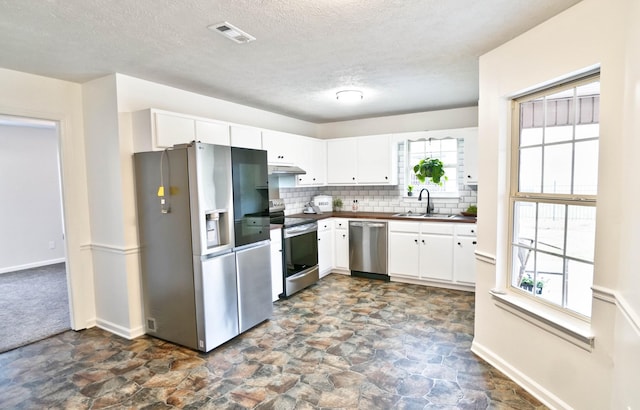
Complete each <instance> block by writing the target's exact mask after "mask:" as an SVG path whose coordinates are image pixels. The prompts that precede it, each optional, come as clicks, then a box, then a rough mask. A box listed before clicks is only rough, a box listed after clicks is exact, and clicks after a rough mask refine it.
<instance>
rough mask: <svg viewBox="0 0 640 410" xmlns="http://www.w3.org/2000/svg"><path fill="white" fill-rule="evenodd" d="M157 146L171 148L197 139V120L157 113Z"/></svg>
mask: <svg viewBox="0 0 640 410" xmlns="http://www.w3.org/2000/svg"><path fill="white" fill-rule="evenodd" d="M155 126H156V129H155V134H156V146H157V147H158V148H171V147H173V146H174V145H176V144H186V143H189V142H191V141H194V140H195V139H196V129H195V120H193V119H191V118H186V117H180V116H177V115H170V114H162V113H155Z"/></svg>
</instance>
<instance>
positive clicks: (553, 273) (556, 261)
mask: <svg viewBox="0 0 640 410" xmlns="http://www.w3.org/2000/svg"><path fill="white" fill-rule="evenodd" d="M563 266H564V262H563V258H561V257H558V256H552V255H547V254H544V253H541V252H537V253H536V271H537V272H536V273H537V274H536V278H535V279H536V290H537V292H536V294H537V295H539V296H540V297H541V298H543V299H545V300H547V301H549V302H552V303H555V304H557V305H560V306H562V284H563V282H564V280H563V270H564V269H563Z"/></svg>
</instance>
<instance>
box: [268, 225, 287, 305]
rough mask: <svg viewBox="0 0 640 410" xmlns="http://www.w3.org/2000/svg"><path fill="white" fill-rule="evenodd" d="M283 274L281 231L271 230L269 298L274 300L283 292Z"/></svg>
mask: <svg viewBox="0 0 640 410" xmlns="http://www.w3.org/2000/svg"><path fill="white" fill-rule="evenodd" d="M283 281H284V274H283V273H282V231H281V230H280V229H272V230H271V290H272V291H271V300H273V301H274V302H275V301H276V300H278V299H280V298H279V297H278V295H280V294H281V293H282V292H283Z"/></svg>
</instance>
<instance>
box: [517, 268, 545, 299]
mask: <svg viewBox="0 0 640 410" xmlns="http://www.w3.org/2000/svg"><path fill="white" fill-rule="evenodd" d="M520 287H521V288H522V289H524V290H526V291H527V292H531V291H533V278H532V277H531V275H529V274H528V273H527V276H523V277H522V280H521V281H520ZM535 288H536V289H535V291H536V294H537V295H541V294H542V289H543V288H544V282H543V281H541V280H537V281H536V285H535Z"/></svg>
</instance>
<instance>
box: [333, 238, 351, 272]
mask: <svg viewBox="0 0 640 410" xmlns="http://www.w3.org/2000/svg"><path fill="white" fill-rule="evenodd" d="M334 238H335V251H336V254H335V255H336V268H338V269H344V270H349V230H348V229H336V230H335V235H334Z"/></svg>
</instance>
